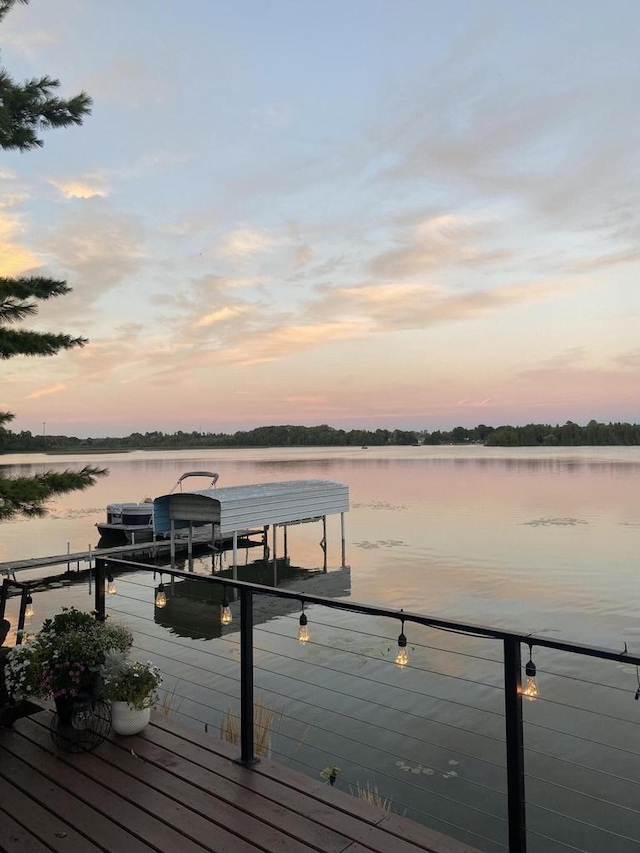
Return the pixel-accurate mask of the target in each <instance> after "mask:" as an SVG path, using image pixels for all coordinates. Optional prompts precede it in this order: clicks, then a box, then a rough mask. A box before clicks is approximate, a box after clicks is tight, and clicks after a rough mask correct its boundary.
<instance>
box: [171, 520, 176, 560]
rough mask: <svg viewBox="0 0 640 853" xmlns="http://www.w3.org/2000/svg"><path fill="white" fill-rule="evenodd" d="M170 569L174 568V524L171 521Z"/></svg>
mask: <svg viewBox="0 0 640 853" xmlns="http://www.w3.org/2000/svg"><path fill="white" fill-rule="evenodd" d="M170 536H171V540H170V541H171V568H172V569H175V567H176V523H175V521H174V520H173V519H171V533H170Z"/></svg>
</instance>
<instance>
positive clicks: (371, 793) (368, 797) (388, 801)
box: [349, 782, 400, 814]
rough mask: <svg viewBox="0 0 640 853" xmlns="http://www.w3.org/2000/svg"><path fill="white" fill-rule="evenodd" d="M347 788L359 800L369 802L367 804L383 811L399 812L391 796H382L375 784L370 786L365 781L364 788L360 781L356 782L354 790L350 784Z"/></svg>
mask: <svg viewBox="0 0 640 853" xmlns="http://www.w3.org/2000/svg"><path fill="white" fill-rule="evenodd" d="M349 789H350V791H351V793H352V794H353V795H354V796H355V797H358V799H359V800H363V801H364V802H365V803H369V805H371V806H375V807H376V808H377V809H381V810H382V811H383V812H388V813H389V814H400V812H399V811H398V810H397V809H396V808H395V807H394V805H393V798H392V797H383V796H382V794H381V793H380V791H379V790H378V788H377V787H376V786H375V785H374V786H373V787H371V785H370V784H369V782H367V784H366V787H364V788H363V787H362V786H361V785H360V782H356V790H355V791H354V790H353V788H352V787H351V786H349Z"/></svg>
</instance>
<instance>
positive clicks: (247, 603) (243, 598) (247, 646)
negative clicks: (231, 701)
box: [240, 587, 258, 767]
mask: <svg viewBox="0 0 640 853" xmlns="http://www.w3.org/2000/svg"><path fill="white" fill-rule="evenodd" d="M256 761H258V759H257V758H256V756H255V755H254V744H253V591H252V590H250V589H245V588H244V587H242V588H241V589H240V764H242V765H243V766H244V767H250V766H251V765H252V764H255V763H256Z"/></svg>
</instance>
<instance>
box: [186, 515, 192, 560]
mask: <svg viewBox="0 0 640 853" xmlns="http://www.w3.org/2000/svg"><path fill="white" fill-rule="evenodd" d="M187 557H188V559H189V571H190V572H192V571H193V521H190V522H189V538H188V540H187Z"/></svg>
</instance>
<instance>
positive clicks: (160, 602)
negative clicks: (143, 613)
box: [156, 581, 167, 607]
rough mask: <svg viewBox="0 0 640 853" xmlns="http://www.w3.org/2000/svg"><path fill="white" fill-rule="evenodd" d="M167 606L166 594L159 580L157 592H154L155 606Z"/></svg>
mask: <svg viewBox="0 0 640 853" xmlns="http://www.w3.org/2000/svg"><path fill="white" fill-rule="evenodd" d="M166 606H167V596H166V594H165V591H164V584H163V583H162V581H160V585H159V586H158V592H157V593H156V607H166Z"/></svg>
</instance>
